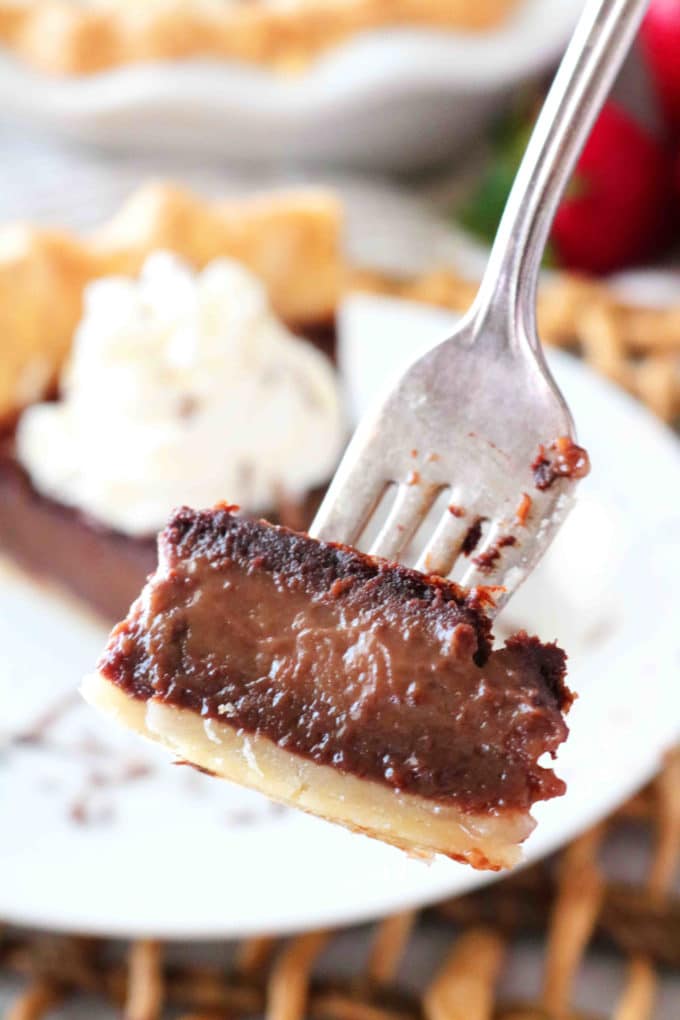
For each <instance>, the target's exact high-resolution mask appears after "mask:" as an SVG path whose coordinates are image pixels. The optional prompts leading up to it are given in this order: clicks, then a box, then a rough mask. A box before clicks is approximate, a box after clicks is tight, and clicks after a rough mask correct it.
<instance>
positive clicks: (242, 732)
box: [83, 506, 571, 869]
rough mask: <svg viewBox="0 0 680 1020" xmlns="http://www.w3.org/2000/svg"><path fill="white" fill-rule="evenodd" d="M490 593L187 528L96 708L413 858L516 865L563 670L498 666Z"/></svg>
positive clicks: (165, 537) (88, 692)
mask: <svg viewBox="0 0 680 1020" xmlns="http://www.w3.org/2000/svg"><path fill="white" fill-rule="evenodd" d="M488 599H489V594H488V593H487V592H485V590H483V589H473V590H471V591H467V590H465V589H463V588H461V587H460V586H458V585H456V584H454V583H453V582H451V581H447V580H444V579H442V578H438V577H434V576H426V575H423V574H420V573H417V572H415V571H413V570H410V569H407V568H405V567H402V566H398V565H396V564H391V563H388V562H386V561H382V560H378V559H375V558H371V557H368V556H365V555H363V554H362V553H360V552H358V551H356V550H354V549H351V548H348V547H345V546H341V545H336V544H332V543H322V542H319V541H316V540H314V539H311V538H310V537H308V536H307V535H304V534H300V533H296V532H293V531H291V530H288V529H286V528H282V527H277V526H274V525H271V524H268V523H267V522H265V521H253V520H251V519H247V518H244V517H242V516H238V515H237V514H236V513H235V512H234V508H230V507H227V506H218V507H216V508H215V509H213V510H208V511H193V510H188V509H182V510H179V511H177V512H176V513H175V514H174V516H173V518H172V520H171V522H170V524H169V525H168V527H167V528H166V529H165V531H164V532H163V533H162V535H161V536H160V539H159V565H158V568H157V571H156V573H155V574H154V575H153V576H152V577H151V578H150V579H149V582H148V583H147V585H146V587H145V588H144V590H143V592H142V594H141V595H140V597H139V598H138V599H137V601H136V602H135V603H134V604H133V606H132V608H131V610H130V613H129V615H128V617H127V619H126V620H124V621H123V622H122V623H120V624H119V625H118V626H117V627H116V628H115V629H114V630H113V632H112V634H111V637H110V639H109V642H108V645H107V647H106V650H105V652H104V654H103V656H102V658H101V661H100V663H99V666H98V670H97V672H96V673H95V674H93V675H92V676H91V677H89V678H87V679H86V681H85V684H84V688H83V691H84V694H85V697H86V698H87V699H88V700H89V701H90V702H92V703H93V704H94V705H95V706H97V707H98V708H100V709H102V710H103V711H105V712H107V713H109V714H111V715H113V716H115V717H117V718H118V719H119V720H120V721H121V722H123V723H124V724H125V725H127V726H129V727H131V728H132V729H135V730H137V731H139V732H140V733H142V734H144V735H146V736H147V737H150V738H152V739H153V740H156V741H159V742H160V743H161V744H163V745H165V746H166V747H167V748H168V749H169V750H171V751H172V752H173V753H174V754H176V755H177V756H179V757H180V758H181V759H183V760H186V761H188V762H190V763H192V764H194V765H195V766H197V767H199V768H201V769H203V770H206V771H208V772H211V773H214V774H215V775H217V776H220V777H222V778H225V779H228V780H232V781H235V782H238V783H242V784H244V785H247V786H250V787H253V788H255V789H256V790H259V791H261V792H262V793H265V794H266V795H268V796H269V797H271V798H273V799H276V800H279V801H282V802H284V803H286V804H289V805H292V806H294V807H297V808H301V809H303V810H305V811H308V812H311V813H313V814H316V815H320V816H322V817H324V818H327V819H330V820H332V821H335V822H339V823H341V824H343V825H345V826H347V827H349V828H351V829H354V830H357V831H360V832H364V833H367V834H369V835H372V836H375V837H377V838H379V839H381V840H384V841H386V842H388V843H392V844H395V845H397V846H399V847H402V848H404V849H406V850H408V851H410V852H413V853H416V854H423V855H431V854H434V853H440V854H445V855H447V856H448V857H451V858H455V859H458V860H462V861H466V862H468V863H470V864H472V865H473V866H474V867H477V868H489V869H500V868H503V867H506V866H509V865H511V864H513V863H514V862H515V861H516V860H517V857H518V853H519V850H518V848H519V844H521V842H522V841H523V840H524V839H525V838H526V837H527V836H528V834H529V833H530V832H531V830H532V828H533V821H532V818H531V815H530V809H531V807H532V805H533V804H534V802H536V801H538V800H544V799H548V798H551V797H555V796H558V795H560V794H561V793H563V792H564V784H563V783H562V781H561V780H560V779H558V778H557V777H556V776H555V775H554V774H553V772H552V771H551V770H550V769H549V768H547V767H545V766H544V765H543V764H539V759H541V758H542V756H543V755H544V754H545V753H546V752H547V753H548V754H551V755H552V754H554V753H555V751H556V749H557V748H558V746H559V744H560V743H561V742H562V741H563V740H564V739H565V737H566V735H567V727H566V724H565V722H564V718H563V713H564V712H565V711H566V710H567V709H568V708H569V705H570V703H571V694H570V692H569V690H568V689H567V687H566V686H565V682H564V675H565V656H564V653H563V652H562V651H561V650H560V649H559V648H558V647H557V646H555V645H543V644H541V643H540V642H539V641H538V639H537V638H531V637H528V636H527V635H526V634H524V633H519V634H517V635H515V636H514V637H512V638H510V639H509V640H508V641H507V642H506V644H505V646H504V647H502V648H500V649H497V650H492V636H491V632H490V623H489V619H488V616H487V614H486V611H485V610H486V609H487V608H488Z"/></svg>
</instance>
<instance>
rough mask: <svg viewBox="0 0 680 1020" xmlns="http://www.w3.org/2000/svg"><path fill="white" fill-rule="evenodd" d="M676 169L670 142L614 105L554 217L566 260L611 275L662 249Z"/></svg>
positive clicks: (601, 120) (609, 105) (597, 129)
mask: <svg viewBox="0 0 680 1020" xmlns="http://www.w3.org/2000/svg"><path fill="white" fill-rule="evenodd" d="M672 174H673V163H672V159H671V157H670V155H669V153H668V152H667V151H666V149H665V147H664V146H663V145H662V144H661V143H660V142H659V141H657V139H656V138H655V137H654V136H653V135H652V134H650V132H649V131H647V130H645V129H644V128H642V127H641V126H640V125H639V124H638V123H637V122H636V121H635V120H633V118H632V117H630V116H629V115H628V114H627V113H625V112H624V111H623V110H622V109H621V108H620V107H618V106H616V105H615V104H614V103H607V104H606V105H605V107H604V109H603V110H602V113H601V114H600V116H599V118H598V120H597V122H596V124H595V127H594V128H593V130H592V132H591V135H590V138H589V139H588V141H587V143H586V147H585V149H584V150H583V153H582V155H581V158H580V159H579V161H578V165H577V168H576V174H575V176H574V179H573V181H572V183H571V185H570V187H569V189H568V192H567V194H566V195H565V197H564V199H563V200H562V203H561V205H560V208H559V210H558V212H557V216H556V217H555V222H554V224H553V230H552V235H551V237H552V241H553V245H554V247H555V251H556V254H557V257H558V262H559V264H560V265H563V266H567V267H569V268H572V269H578V270H581V271H584V272H590V273H608V272H612V271H613V270H615V269H620V268H621V267H622V266H627V265H630V264H631V263H636V262H641V261H643V260H645V259H647V258H649V257H650V256H651V255H653V254H654V253H655V252H657V251H658V250H659V249H660V248H661V247H662V245H663V244H664V242H665V241H666V240H667V239H668V233H669V227H670V220H671V215H670V209H671V203H672Z"/></svg>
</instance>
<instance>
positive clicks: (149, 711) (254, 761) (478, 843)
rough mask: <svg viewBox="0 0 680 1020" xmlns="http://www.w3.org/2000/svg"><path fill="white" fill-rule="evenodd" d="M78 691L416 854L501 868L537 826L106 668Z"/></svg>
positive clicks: (159, 737) (184, 755)
mask: <svg viewBox="0 0 680 1020" xmlns="http://www.w3.org/2000/svg"><path fill="white" fill-rule="evenodd" d="M81 692H82V694H83V696H84V697H85V699H86V700H87V701H88V702H89V703H90V704H91V705H93V706H94V707H95V708H97V709H99V710H100V711H102V712H104V713H105V714H106V715H109V716H112V717H114V718H115V719H117V721H118V722H121V723H123V725H125V726H127V727H128V728H129V729H132V730H134V731H135V732H137V733H140V734H141V735H142V736H145V737H147V738H149V739H151V740H154V741H156V742H157V743H160V744H161V745H162V746H163V747H165V748H166V749H167V750H169V751H170V752H171V753H172V754H174V755H175V756H177V757H178V758H179V759H181V760H183V761H188V762H190V763H191V764H192V765H195V766H197V767H198V768H200V769H203V770H205V771H207V772H210V773H211V774H213V775H215V776H218V777H220V778H222V779H227V780H230V781H231V782H235V783H239V784H240V785H242V786H248V787H250V788H251V789H254V790H257V791H259V792H260V793H263V794H265V795H266V796H267V797H269V798H270V799H272V800H277V801H279V802H281V803H283V804H287V805H289V806H290V807H294V808H298V809H299V810H302V811H306V812H308V813H309V814H313V815H317V816H319V817H321V818H325V819H327V820H329V821H332V822H336V823H339V824H340V825H344V826H345V827H346V828H348V829H352V830H353V831H355V832H362V833H364V834H365V835H368V836H374V837H375V838H377V839H380V840H382V841H383V842H386V843H391V844H393V845H394V846H398V847H399V848H400V849H402V850H406V851H408V852H409V853H411V854H414V855H416V856H423V857H431V856H433V855H434V854H444V855H445V856H447V857H450V858H452V859H454V860H459V861H464V862H465V863H467V864H470V865H472V867H474V868H480V869H484V870H491V871H499V870H500V869H502V868H508V867H511V866H512V865H513V864H516V863H517V861H518V860H519V857H520V851H519V845H520V844H521V843H522V842H523V841H524V840H525V839H526V838H527V836H528V835H529V834H530V833H531V831H532V830H533V828H534V822H533V819H532V818H531V816H530V814H529V813H528V812H527V811H513V812H510V811H506V812H502V813H501V812H499V813H497V814H488V813H485V814H481V813H475V812H463V811H461V810H460V809H459V808H457V807H456V806H455V805H449V804H439V803H438V802H435V801H429V800H427V799H425V798H424V797H419V796H416V795H414V794H407V793H403V792H401V793H397V792H395V791H394V790H392V789H390V788H389V787H387V786H383V785H381V784H380V783H377V782H374V781H372V780H368V779H359V778H357V777H356V776H353V775H351V774H349V773H343V772H341V771H339V770H337V769H333V768H330V767H329V766H328V765H319V764H317V763H316V762H313V761H310V760H308V759H306V758H303V757H301V756H299V755H296V754H292V753H291V752H290V751H285V750H283V749H282V748H280V747H278V746H277V745H276V744H275V743H273V742H272V741H271V740H269V739H268V738H266V737H263V736H257V735H254V734H244V733H242V732H241V731H238V730H236V729H234V728H233V727H231V726H229V725H227V724H226V723H223V722H220V721H217V720H208V722H207V723H206V722H205V720H203V719H202V718H201V717H200V716H199V715H198V714H197V713H195V712H192V711H189V710H188V709H182V708H177V707H176V706H174V705H167V704H164V703H163V702H162V701H156V700H154V699H153V698H152V699H151V700H149V701H142V700H139V699H137V698H133V697H131V696H129V695H128V694H126V693H124V692H123V691H122V690H121V689H120V688H119V687H117V686H116V685H115V684H113V683H112V682H111V681H110V680H108V679H107V678H106V677H105V676H103V675H102V674H101V673H94V674H92V675H91V676H89V677H87V678H86V679H85V681H84V683H83V686H82V688H81ZM208 727H209V732H208Z"/></svg>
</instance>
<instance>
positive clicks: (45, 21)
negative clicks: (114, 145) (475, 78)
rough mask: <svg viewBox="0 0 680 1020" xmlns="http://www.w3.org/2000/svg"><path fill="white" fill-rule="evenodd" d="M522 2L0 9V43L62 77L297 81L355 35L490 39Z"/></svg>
mask: <svg viewBox="0 0 680 1020" xmlns="http://www.w3.org/2000/svg"><path fill="white" fill-rule="evenodd" d="M516 3H517V0H473V2H470V0H297V2H293V3H289V4H286V5H281V6H276V5H274V4H271V3H268V2H266V0H248V2H242V3H234V4H227V3H219V2H215V0H213V2H210V0H156V2H153V0H141V2H134V0H110V3H108V4H106V5H101V6H98V7H91V8H90V7H87V6H86V5H82V6H81V5H79V4H77V3H74V2H68V0H28V2H24V3H17V2H16V0H14V2H12V0H0V39H1V40H2V41H3V42H4V43H5V45H6V46H9V47H11V48H12V49H13V50H15V51H16V53H17V54H18V55H20V56H21V57H22V58H23V59H25V60H27V61H29V62H30V63H32V64H34V65H35V66H37V67H39V68H41V69H42V70H45V71H49V72H51V73H57V74H92V73H95V72H97V71H104V70H106V69H108V68H112V67H116V66H119V65H122V64H129V63H133V62H139V61H149V60H177V59H182V58H188V57H197V56H202V57H211V58H213V59H221V60H237V61H243V62H245V63H249V64H257V65H262V66H267V67H272V68H275V69H277V70H282V71H297V70H300V69H303V68H304V67H306V66H307V65H308V64H309V63H310V61H312V60H313V59H314V58H315V57H317V56H319V55H320V54H321V53H323V52H324V51H325V50H327V49H329V48H330V47H332V46H334V45H336V44H338V43H341V42H343V41H344V40H346V39H347V38H349V37H351V36H352V35H354V34H356V33H357V32H363V31H369V30H371V29H379V28H388V27H397V26H409V25H410V26H416V27H421V28H440V29H466V30H472V31H482V30H484V29H488V28H490V27H491V26H493V25H495V24H497V23H499V22H500V21H501V20H502V19H503V18H504V17H505V16H506V15H507V14H508V13H509V12H510V11H511V10H512V9H513V8H514V6H515V5H516Z"/></svg>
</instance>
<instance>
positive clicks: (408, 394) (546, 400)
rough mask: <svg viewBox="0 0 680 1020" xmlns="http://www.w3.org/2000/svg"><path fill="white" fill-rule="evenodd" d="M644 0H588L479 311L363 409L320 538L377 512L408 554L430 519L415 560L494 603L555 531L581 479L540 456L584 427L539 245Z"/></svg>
mask: <svg viewBox="0 0 680 1020" xmlns="http://www.w3.org/2000/svg"><path fill="white" fill-rule="evenodd" d="M646 3H647V0H590V2H588V3H587V4H586V6H585V8H584V11H583V12H582V14H581V17H580V19H579V21H578V24H577V27H576V29H575V32H574V35H573V37H572V40H571V42H570V44H569V47H568V49H567V51H566V53H565V55H564V58H563V60H562V63H561V64H560V67H559V70H558V72H557V75H556V77H555V79H554V81H553V84H552V86H551V89H550V91H549V94H548V96H547V98H546V101H545V103H544V105H543V109H542V110H541V113H540V115H539V118H538V120H537V123H536V126H535V128H534V131H533V134H532V136H531V139H530V142H529V145H528V147H527V149H526V152H525V155H524V158H523V160H522V163H521V166H520V169H519V172H518V174H517V178H516V180H515V182H514V184H513V188H512V191H511V194H510V196H509V199H508V203H507V206H506V208H505V211H504V213H503V217H502V220H501V223H500V226H499V229H498V233H497V236H496V239H495V241H494V244H493V247H492V250H491V254H490V257H489V262H488V265H487V268H486V271H485V274H484V276H483V279H482V282H481V285H480V288H479V291H478V294H477V297H476V299H475V301H474V303H473V305H472V307H471V309H470V311H469V312H468V313H467V315H466V316H465V317H464V319H463V320H462V321H461V322H460V324H459V325H458V326H457V328H456V331H455V333H454V334H453V335H452V336H451V337H449V339H448V340H445V341H443V342H442V343H440V344H438V346H436V347H434V348H433V349H432V350H430V351H429V352H428V353H426V354H424V355H423V356H421V357H420V358H418V359H417V360H416V361H415V362H414V363H413V364H412V365H411V366H410V367H409V368H408V369H407V370H406V372H405V373H404V374H403V375H402V376H401V378H400V379H399V380H398V381H397V382H396V384H394V385H393V387H392V388H391V390H390V391H389V392H388V394H387V396H386V397H385V398H384V400H383V401H382V403H380V404H378V406H376V407H375V409H373V410H372V411H371V412H369V413H368V414H367V415H366V416H365V418H364V419H363V421H362V422H361V423H360V425H359V427H358V428H357V430H356V432H355V434H354V437H353V438H352V440H351V442H350V444H349V446H348V448H347V451H346V453H345V456H344V458H343V460H342V462H341V463H340V466H339V467H338V470H337V472H336V474H335V477H334V479H333V481H332V483H331V485H330V487H329V490H328V493H327V495H326V497H325V499H324V501H323V503H322V505H321V507H320V508H319V511H318V513H317V515H316V518H315V520H314V522H313V524H312V527H311V528H310V534H312V535H313V536H314V537H317V538H319V539H322V540H324V541H336V542H343V543H346V544H348V545H354V546H357V547H359V548H362V547H363V545H364V544H365V539H366V537H367V536H368V535H369V534H371V532H372V531H375V530H376V527H377V535H376V536H375V537H374V538H373V539H372V541H371V542H370V544H369V548H368V549H367V550H366V551H368V552H370V553H371V554H373V555H376V556H382V557H386V558H387V559H391V560H397V561H402V562H404V561H406V560H407V559H408V557H409V554H410V551H411V550H412V549H413V547H414V536H416V533H417V536H418V537H422V532H423V530H425V531H426V535H425V538H424V547H423V548H422V551H421V552H420V554H419V555H418V558H417V560H416V562H415V563H414V566H415V567H416V569H418V570H423V571H426V572H429V573H436V574H440V575H442V576H449V577H452V576H454V573H455V577H456V580H459V581H460V583H462V584H463V585H465V586H467V587H473V586H481V585H484V586H487V585H488V586H498V590H497V591H496V592H495V594H494V599H493V601H494V603H495V608H494V611H498V610H499V609H500V608H501V607H502V606H503V605H504V603H505V602H506V601H507V599H508V598H509V597H510V596H511V594H512V593H513V591H514V590H515V589H516V588H517V586H518V585H519V584H520V583H521V582H522V581H523V580H524V578H525V577H526V576H527V575H528V574H529V572H530V571H531V570H532V569H533V567H534V566H535V565H536V563H537V562H538V560H539V559H540V557H541V556H542V555H543V553H544V552H545V550H546V548H547V547H548V545H549V544H550V542H551V541H552V539H553V537H554V535H555V533H556V531H557V529H558V528H559V526H560V524H561V523H562V521H563V520H564V518H565V517H566V515H567V513H568V510H569V509H570V506H571V503H572V498H573V490H574V483H575V478H574V477H573V476H572V477H568V476H567V475H564V476H558V477H556V478H555V479H554V481H552V484H547V485H546V482H549V480H550V474H548V475H547V476H543V477H541V476H540V473H539V476H538V478H537V475H536V470H537V468H539V464H540V461H541V455H542V452H543V453H544V456H543V459H544V460H548V461H549V460H550V459H551V457H554V455H555V454H554V450H552V449H551V444H553V443H554V442H555V441H559V442H561V443H562V445H563V447H564V448H568V446H569V442H570V441H571V440H573V437H574V426H573V422H572V418H571V415H570V412H569V409H568V407H567V404H566V402H565V400H564V398H563V396H562V394H561V393H560V391H559V389H558V387H557V385H556V383H555V381H554V379H553V378H552V376H551V374H550V371H549V369H548V367H547V365H546V362H545V359H544V356H543V351H542V348H541V344H540V341H539V339H538V335H537V329H536V297H537V288H538V278H539V272H540V266H541V260H542V257H543V252H544V248H545V244H546V241H547V238H548V233H549V230H550V226H551V223H552V219H553V216H554V214H555V211H556V209H557V206H558V203H559V200H560V198H561V196H562V193H563V191H564V188H565V187H566V184H567V182H568V180H569V177H570V175H571V172H572V170H573V168H574V165H575V163H576V160H577V158H578V155H579V153H580V151H581V148H582V146H583V144H584V143H585V140H586V138H587V136H588V133H589V131H590V128H591V127H592V125H593V123H594V121H595V118H596V115H597V113H598V112H599V110H600V108H601V106H602V103H603V102H604V99H605V97H606V95H607V93H608V91H609V88H610V87H611V85H612V83H613V81H614V78H615V76H616V73H617V71H618V70H619V68H620V66H621V64H622V62H623V59H624V57H625V55H626V53H627V52H628V50H629V48H630V45H631V44H632V41H633V38H634V35H635V32H636V30H637V28H638V26H639V23H640V21H641V20H642V16H643V14H644V11H645V7H646ZM581 473H582V472H581V471H577V472H576V474H577V475H578V474H581ZM537 480H538V482H539V485H538V486H537ZM442 494H444V501H443V502H442V499H441V496H442ZM379 508H380V510H379ZM386 508H387V513H386V517H384V512H385V510H386ZM380 515H382V516H383V517H384V519H380ZM433 516H436V517H438V519H437V520H436V521H432V520H431V519H432V517H433ZM362 539H364V542H363V543H362ZM418 545H419V546H422V542H419V543H418ZM473 553H474V555H473Z"/></svg>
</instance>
